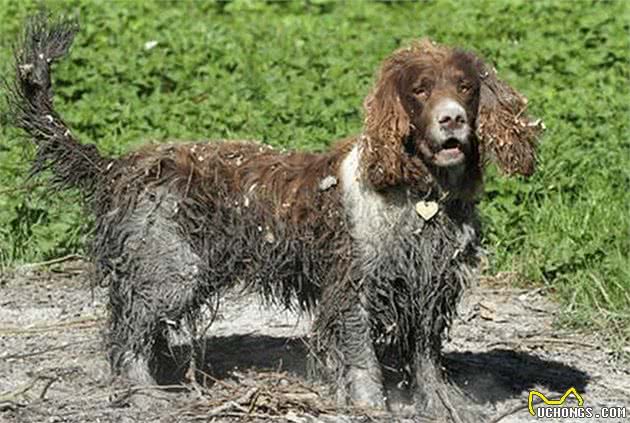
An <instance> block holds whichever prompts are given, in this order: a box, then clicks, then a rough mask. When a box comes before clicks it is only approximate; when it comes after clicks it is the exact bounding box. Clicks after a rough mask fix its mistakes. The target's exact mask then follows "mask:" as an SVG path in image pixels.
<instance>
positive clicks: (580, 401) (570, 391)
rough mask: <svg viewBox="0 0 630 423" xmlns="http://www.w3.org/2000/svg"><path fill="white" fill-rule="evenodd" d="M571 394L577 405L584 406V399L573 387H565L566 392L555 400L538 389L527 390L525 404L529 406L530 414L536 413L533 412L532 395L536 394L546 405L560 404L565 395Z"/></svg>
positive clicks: (564, 399)
mask: <svg viewBox="0 0 630 423" xmlns="http://www.w3.org/2000/svg"><path fill="white" fill-rule="evenodd" d="M571 394H573V396H574V397H575V399H576V400H577V402H578V406H580V407H584V400H583V399H582V396H581V395H580V394H578V391H577V390H576V389H575V388H569V389H567V392H565V393H564V395H563V396H562V397H561V398H560V399H557V400H550V399H548V398H547V397H546V396H545V395H544V394H542V393H540V392H538V391H529V398H528V399H527V405H528V408H529V414H531V415H532V416H535V415H536V413H535V412H534V395H536V396H537V397H538V398H540V399H541V400H542V402H543V403H544V404H547V405H562V404H564V402H565V401H566V399H567V397H568V396H569V395H571Z"/></svg>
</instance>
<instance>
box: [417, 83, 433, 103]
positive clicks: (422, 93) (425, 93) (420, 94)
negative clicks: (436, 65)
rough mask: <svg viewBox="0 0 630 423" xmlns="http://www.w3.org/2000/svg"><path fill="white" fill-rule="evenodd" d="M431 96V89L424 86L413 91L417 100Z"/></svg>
mask: <svg viewBox="0 0 630 423" xmlns="http://www.w3.org/2000/svg"><path fill="white" fill-rule="evenodd" d="M429 94H431V89H430V88H429V87H428V86H426V85H419V86H417V87H415V88H414V89H413V95H414V96H416V97H417V98H419V99H422V100H423V99H426V98H427V97H429Z"/></svg>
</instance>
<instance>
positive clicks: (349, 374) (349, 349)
mask: <svg viewBox="0 0 630 423" xmlns="http://www.w3.org/2000/svg"><path fill="white" fill-rule="evenodd" d="M343 327H344V334H343V336H342V337H341V339H340V341H341V351H342V353H343V356H344V358H345V363H344V367H345V372H344V373H345V374H344V378H343V379H344V380H343V383H345V387H344V389H340V390H339V394H338V396H342V398H338V399H339V400H342V401H343V400H345V399H349V400H350V402H351V403H352V404H353V405H355V406H361V407H370V408H376V409H381V410H383V409H385V408H386V403H385V394H384V389H383V374H382V371H381V365H380V363H379V361H378V358H377V356H376V352H375V350H374V344H373V343H372V337H371V334H370V322H369V315H368V312H367V310H366V307H365V305H364V304H363V302H362V301H361V302H358V303H357V304H355V305H354V306H352V308H351V309H350V310H348V312H347V315H346V317H345V319H344V322H343ZM344 396H345V397H346V398H343V397H344ZM344 402H345V401H344Z"/></svg>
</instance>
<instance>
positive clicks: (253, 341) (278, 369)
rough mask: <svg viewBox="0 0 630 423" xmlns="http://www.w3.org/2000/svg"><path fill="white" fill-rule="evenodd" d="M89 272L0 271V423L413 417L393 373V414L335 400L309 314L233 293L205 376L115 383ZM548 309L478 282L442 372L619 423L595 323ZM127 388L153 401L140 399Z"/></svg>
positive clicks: (80, 267)
mask: <svg viewBox="0 0 630 423" xmlns="http://www.w3.org/2000/svg"><path fill="white" fill-rule="evenodd" d="M86 275H87V273H86V267H85V265H84V264H83V263H82V262H80V261H74V262H64V263H63V264H62V265H61V266H57V267H55V266H52V267H51V266H47V267H42V266H26V267H22V268H19V269H13V270H8V271H4V272H3V273H2V274H1V275H0V422H149V421H159V422H180V421H183V422H187V421H216V422H223V421H229V422H233V421H280V422H282V421H286V422H318V421H327V422H342V421H343V422H351V421H352V422H354V421H384V422H385V421H387V422H394V421H412V419H409V418H404V417H400V416H401V415H405V413H406V412H408V411H409V409H410V407H409V405H408V404H407V402H406V394H405V391H404V389H403V388H401V387H397V385H396V382H397V380H396V377H395V374H393V376H392V378H391V380H390V382H389V401H390V403H391V406H392V408H393V409H394V410H395V411H396V413H398V414H390V415H378V414H375V413H372V412H370V411H366V410H351V409H338V408H336V407H335V404H334V401H333V400H332V398H330V396H329V395H328V391H327V390H326V389H325V387H323V386H320V385H318V384H316V383H311V382H309V381H307V379H306V378H305V367H306V359H305V357H306V349H305V345H304V342H303V340H302V338H301V337H303V336H304V335H305V334H307V333H308V330H309V324H310V322H309V319H308V318H306V317H302V318H298V317H296V316H294V315H292V314H290V313H288V312H280V311H278V310H273V309H271V308H269V307H267V306H264V305H261V303H260V302H259V301H258V300H257V299H256V298H255V297H251V296H245V297H244V296H242V295H239V293H238V292H233V293H231V294H230V295H228V297H227V298H226V299H225V301H224V302H223V303H222V306H221V308H220V314H219V317H218V319H217V320H216V321H215V322H214V323H213V325H212V327H211V328H210V329H209V330H208V332H207V337H206V339H205V351H206V354H205V361H206V362H207V363H211V364H212V368H211V370H208V371H209V374H208V376H207V377H206V381H207V382H208V383H207V387H202V386H185V387H173V388H172V389H171V391H170V392H166V393H165V392H162V391H157V390H155V389H153V388H152V387H141V388H134V390H130V389H128V388H125V387H120V386H117V385H116V386H112V385H111V384H110V383H109V382H110V379H109V370H108V366H107V363H106V359H105V353H104V351H103V349H102V345H101V331H102V330H103V327H104V321H105V308H104V302H105V296H106V291H105V289H103V288H97V289H95V290H94V291H92V290H91V289H90V286H89V285H88V283H87V282H86ZM557 309H558V308H557V306H556V305H555V304H553V303H551V302H550V301H549V300H548V299H547V298H545V295H544V292H543V291H541V290H519V289H513V288H510V287H509V286H508V285H506V284H505V283H500V282H497V281H496V280H495V281H492V282H488V281H486V282H484V283H482V284H481V286H480V287H478V288H475V289H474V290H472V291H471V292H470V293H469V295H467V297H466V298H465V301H464V302H463V304H462V307H461V311H460V316H459V317H458V320H457V322H456V323H455V325H454V327H453V328H452V330H451V333H450V341H449V342H448V343H447V344H446V369H447V372H448V374H449V376H450V378H451V380H452V381H453V383H455V384H456V385H457V386H459V387H460V388H461V389H462V390H463V391H464V392H465V393H467V394H468V395H469V396H470V397H471V398H472V399H471V402H470V407H476V408H480V409H484V410H485V411H486V412H487V415H488V417H487V419H485V420H486V421H487V422H501V423H517V422H518V423H521V422H540V421H541V419H537V418H535V417H532V416H531V415H530V414H529V412H528V410H527V397H528V393H529V391H530V390H532V389H536V390H538V391H540V392H543V393H544V394H545V395H547V396H548V397H549V398H554V399H556V398H559V397H560V396H561V395H562V394H563V393H564V392H565V391H566V390H567V389H568V388H569V387H575V388H576V389H577V391H578V392H579V393H581V394H582V395H583V397H584V406H588V407H593V411H594V412H595V413H598V412H599V410H600V408H601V407H602V406H623V407H628V408H629V409H628V410H627V417H626V418H625V419H620V418H618V419H603V418H594V419H591V420H583V421H602V422H619V421H630V365H629V364H628V362H627V361H624V360H623V359H619V358H618V356H617V355H615V354H613V353H612V352H611V351H609V350H608V349H607V347H606V346H605V344H604V343H603V342H602V341H601V340H599V339H598V338H597V336H596V335H594V334H589V335H579V334H572V333H568V332H566V331H558V330H555V329H554V327H553V326H552V323H553V321H554V317H555V314H556V313H557ZM131 394H134V395H135V397H136V398H137V397H138V396H146V398H148V401H149V403H152V402H153V399H154V398H155V405H154V406H151V407H150V408H148V409H146V408H145V409H142V408H139V407H137V406H135V405H134V404H133V402H132V401H131V400H130V398H131ZM568 402H569V403H570V402H572V400H570V401H568ZM145 403H146V401H145ZM415 421H429V420H422V419H421V418H416V419H415ZM549 421H554V422H562V421H566V422H568V421H575V420H572V419H566V420H562V419H553V420H549Z"/></svg>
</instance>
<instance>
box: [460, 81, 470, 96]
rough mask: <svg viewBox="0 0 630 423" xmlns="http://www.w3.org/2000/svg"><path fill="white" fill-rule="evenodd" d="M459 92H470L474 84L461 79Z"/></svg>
mask: <svg viewBox="0 0 630 423" xmlns="http://www.w3.org/2000/svg"><path fill="white" fill-rule="evenodd" d="M458 88H459V92H460V93H462V94H468V93H469V92H470V90H471V88H472V85H471V84H470V83H469V82H467V81H461V82H460V83H459V87H458Z"/></svg>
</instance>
